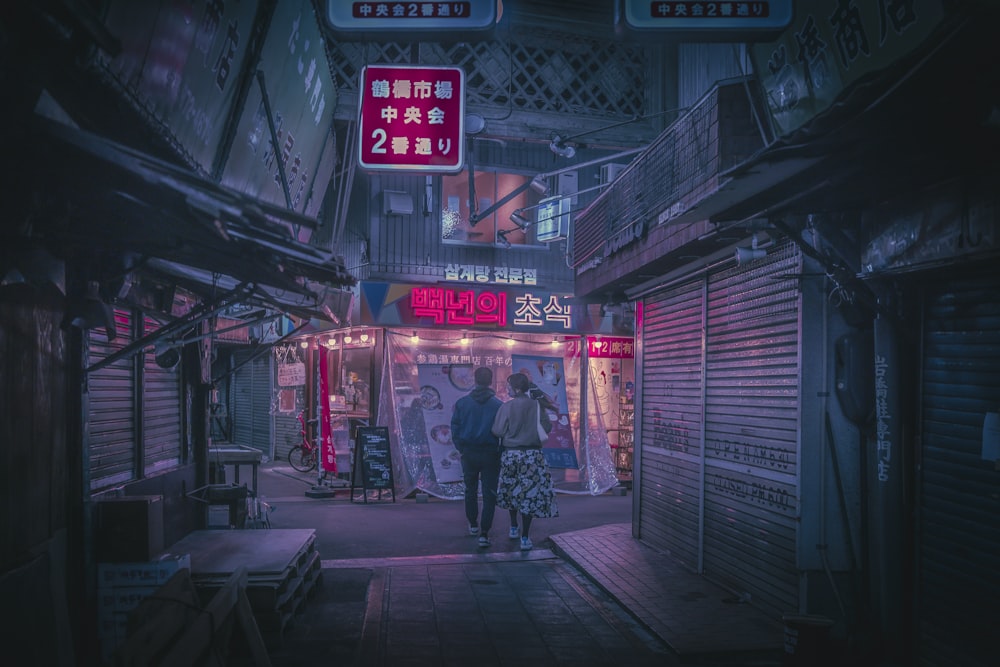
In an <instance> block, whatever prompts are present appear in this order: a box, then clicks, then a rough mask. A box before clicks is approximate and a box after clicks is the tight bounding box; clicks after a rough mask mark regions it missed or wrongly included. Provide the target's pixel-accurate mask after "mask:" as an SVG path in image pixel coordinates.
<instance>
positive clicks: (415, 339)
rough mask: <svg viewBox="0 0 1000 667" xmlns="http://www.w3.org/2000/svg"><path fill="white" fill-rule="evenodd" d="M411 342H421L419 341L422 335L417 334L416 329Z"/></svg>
mask: <svg viewBox="0 0 1000 667" xmlns="http://www.w3.org/2000/svg"><path fill="white" fill-rule="evenodd" d="M410 342H411V343H414V344H416V343H419V342H420V336H418V335H417V332H416V331H414V332H413V335H412V336H410Z"/></svg>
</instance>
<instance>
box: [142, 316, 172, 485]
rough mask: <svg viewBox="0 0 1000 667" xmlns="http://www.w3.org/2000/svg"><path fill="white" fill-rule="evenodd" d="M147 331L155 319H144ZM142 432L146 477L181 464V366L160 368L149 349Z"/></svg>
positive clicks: (144, 377)
mask: <svg viewBox="0 0 1000 667" xmlns="http://www.w3.org/2000/svg"><path fill="white" fill-rule="evenodd" d="M145 327H146V332H147V333H149V332H152V331H155V330H156V329H157V328H159V325H158V324H157V323H156V321H155V320H152V319H150V318H146V319H145ZM143 357H144V359H145V361H144V365H143V385H144V387H143V392H142V434H143V452H144V458H145V470H144V474H145V475H146V476H148V475H151V474H154V473H156V472H159V471H162V470H167V469H170V468H173V467H176V466H178V465H180V463H181V460H182V459H181V450H182V436H181V433H182V425H181V372H180V366H178V367H176V368H174V369H172V370H167V369H164V368H160V367H159V366H158V365H157V364H156V361H154V355H153V353H152V352H149V353H146V354H144V355H143Z"/></svg>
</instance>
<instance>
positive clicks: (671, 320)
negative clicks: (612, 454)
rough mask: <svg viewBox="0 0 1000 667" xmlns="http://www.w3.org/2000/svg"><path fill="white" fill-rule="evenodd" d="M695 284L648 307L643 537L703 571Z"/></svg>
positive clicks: (698, 292)
mask: <svg viewBox="0 0 1000 667" xmlns="http://www.w3.org/2000/svg"><path fill="white" fill-rule="evenodd" d="M703 290H704V283H703V282H701V281H696V282H692V283H688V284H685V285H681V286H679V287H675V288H673V289H671V290H669V291H665V292H662V293H659V294H655V295H653V296H651V297H649V298H648V299H647V300H646V301H645V302H644V304H643V318H642V329H641V336H642V364H641V365H640V367H639V369H638V370H639V372H640V373H641V383H642V384H641V394H640V400H641V405H640V406H639V410H638V412H639V414H640V415H641V417H642V422H641V432H640V435H639V437H637V442H639V443H640V445H639V447H638V450H637V456H639V457H640V461H639V465H637V466H636V471H637V474H638V475H640V479H639V494H640V510H639V518H638V522H639V535H640V536H641V537H642V539H643V540H645V541H647V542H649V543H650V544H651V545H653V546H655V547H657V548H659V549H662V550H664V551H669V552H670V553H671V554H672V555H674V556H675V557H676V558H678V559H679V560H680V561H682V562H685V563H686V564H688V565H689V566H690V567H691V568H692V569H695V570H698V569H699V566H700V563H699V543H700V535H699V532H700V516H701V481H702V480H701V458H702V450H701V424H702V389H701V387H702V327H703V324H702V321H703V318H702V300H703V299H702V293H703Z"/></svg>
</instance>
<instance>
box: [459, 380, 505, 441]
mask: <svg viewBox="0 0 1000 667" xmlns="http://www.w3.org/2000/svg"><path fill="white" fill-rule="evenodd" d="M501 405H503V403H501V402H500V399H499V398H497V397H496V392H495V391H493V390H492V389H490V388H489V387H476V388H474V389H473V390H472V391H470V392H469V393H468V394H466V395H465V396H463V397H462V398H460V399H458V400H457V401H456V402H455V410H454V412H452V414H451V441H452V442H453V443H455V449H457V450H458V451H459V452H461V451H464V450H465V449H466V448H467V447H476V446H483V445H485V446H489V447H491V448H493V449H494V450H496V449H497V447H498V445H499V444H500V441H499V440H498V439H497V437H496V436H495V435H493V433H492V431H491V429H492V428H493V419H494V418H495V417H496V414H497V410H499V409H500V406H501Z"/></svg>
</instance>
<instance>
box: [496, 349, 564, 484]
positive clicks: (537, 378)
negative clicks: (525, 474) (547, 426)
mask: <svg viewBox="0 0 1000 667" xmlns="http://www.w3.org/2000/svg"><path fill="white" fill-rule="evenodd" d="M511 372H512V373H524V374H525V375H527V376H528V380H529V381H530V382H531V383H532V384H534V385H536V386H537V387H538V389H539V390H541V391H542V393H544V394H545V396H546V398H548V399H549V402H550V403H551V404H553V405H554V406H555V410H552V409H550V410H549V420H550V421H551V422H552V430H551V431H550V432H549V439H548V440H547V441H546V442H545V443H544V446H543V447H542V453H543V454H544V455H545V462H546V463H548V464H549V467H550V468H579V463H578V462H577V458H576V446H575V444H574V442H573V429H572V428H571V427H570V424H569V407H568V404H567V402H566V369H565V366H564V365H563V360H562V357H529V356H523V355H517V354H515V355H511Z"/></svg>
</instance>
